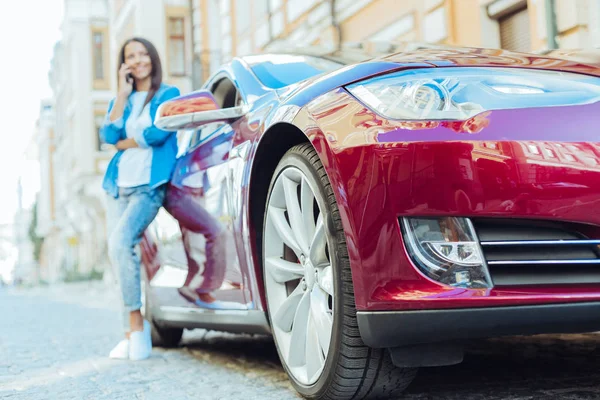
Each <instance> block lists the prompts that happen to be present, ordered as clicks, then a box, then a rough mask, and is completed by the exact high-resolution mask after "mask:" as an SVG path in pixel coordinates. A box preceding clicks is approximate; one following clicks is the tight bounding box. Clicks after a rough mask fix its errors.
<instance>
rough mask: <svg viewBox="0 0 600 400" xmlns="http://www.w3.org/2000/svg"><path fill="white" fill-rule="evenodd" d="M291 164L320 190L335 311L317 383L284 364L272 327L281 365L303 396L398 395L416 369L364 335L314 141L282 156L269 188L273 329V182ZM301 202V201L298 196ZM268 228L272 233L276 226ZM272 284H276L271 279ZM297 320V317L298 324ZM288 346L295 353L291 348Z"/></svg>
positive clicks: (332, 198) (336, 218)
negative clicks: (399, 363) (303, 379)
mask: <svg viewBox="0 0 600 400" xmlns="http://www.w3.org/2000/svg"><path fill="white" fill-rule="evenodd" d="M287 168H295V169H298V170H300V171H301V172H302V173H303V174H304V175H305V176H306V178H307V179H308V181H310V182H312V184H311V186H312V187H314V188H315V189H316V190H313V192H315V191H316V193H314V195H315V198H316V202H317V204H318V205H319V212H320V213H322V214H323V221H324V226H325V233H326V235H327V238H328V239H327V240H328V246H329V247H330V248H333V249H334V251H333V252H331V251H329V257H328V258H329V261H330V263H331V270H332V272H333V282H334V284H333V286H334V288H333V296H332V300H331V304H332V306H331V311H332V313H333V317H332V320H333V324H332V334H331V340H330V342H329V347H328V350H327V352H326V357H325V361H324V366H323V367H322V370H321V371H322V372H321V375H320V376H319V377H318V379H317V380H316V382H314V383H311V384H306V383H305V382H304V383H303V382H301V381H300V380H298V379H297V378H296V377H295V376H294V373H292V371H291V369H290V367H289V366H288V365H287V364H286V357H285V355H284V354H283V351H282V346H281V344H280V343H279V342H278V337H277V336H278V335H277V334H276V333H277V332H275V331H274V330H273V336H274V340H275V344H276V347H277V351H278V354H279V357H280V359H281V361H282V364H283V366H284V368H285V370H286V372H287V373H288V376H289V377H290V380H291V382H292V384H293V386H294V387H295V389H296V390H297V391H298V392H299V393H300V394H301V395H302V396H304V397H305V398H309V399H326V400H329V399H331V400H333V399H336V400H342V399H381V398H386V399H387V398H396V396H397V395H398V394H400V393H401V392H402V391H403V390H404V389H405V388H406V387H407V386H408V385H409V384H410V382H411V381H412V380H413V379H414V377H415V375H416V371H417V370H416V369H415V368H396V367H395V366H394V365H393V363H392V360H391V357H390V354H389V351H388V350H387V349H373V348H370V347H368V346H366V345H365V344H364V342H363V341H362V339H361V336H360V332H359V329H358V323H357V319H356V306H355V299H354V287H353V283H352V272H351V269H350V259H349V257H348V249H347V246H346V237H345V234H344V229H343V226H342V221H341V217H340V212H339V209H338V206H337V202H336V199H335V195H334V192H333V189H332V187H331V183H330V182H329V179H328V177H327V174H326V173H325V170H324V168H323V165H322V163H321V160H320V159H319V156H318V154H317V152H316V151H315V149H314V148H313V147H312V145H311V144H310V143H306V144H301V145H297V146H295V147H293V148H291V149H290V150H289V151H288V152H287V153H286V154H285V155H284V157H283V158H282V159H281V161H280V162H279V165H278V167H277V169H276V171H275V173H274V175H273V178H272V180H271V184H270V187H269V192H268V197H267V207H266V210H265V218H264V225H263V248H262V249H261V250H262V255H263V280H264V283H265V294H266V296H267V309H268V316H269V321H270V323H271V326H272V327H273V318H272V317H273V313H272V312H271V308H275V310H274V311H276V307H277V303H275V302H274V303H273V304H270V303H269V290H267V289H268V288H267V286H266V285H267V281H266V278H267V273H268V271H266V269H265V265H267V258H266V248H267V247H266V246H267V243H266V242H267V240H268V238H267V237H266V236H267V232H268V231H267V229H268V227H267V221H268V213H269V210H270V208H269V207H270V205H271V204H272V203H271V196H273V193H274V192H273V189H274V185H275V183H276V181H277V179H278V177H279V176H280V174H282V173H283V171H284V170H286V169H287ZM275 196H277V194H275ZM299 196H301V195H299ZM317 197H318V198H317ZM298 201H300V202H301V200H300V199H299V200H298ZM273 204H274V203H273ZM288 219H289V218H288ZM271 226H274V225H273V223H271ZM290 226H291V223H290ZM270 229H271V232H272V229H274V228H270ZM271 237H272V236H271ZM332 254H333V256H332ZM304 279H306V278H303V281H304ZM303 281H302V282H303ZM271 285H273V284H272V283H271ZM315 285H316V283H315ZM311 310H312V309H311ZM309 320H310V319H309ZM295 321H296V320H295V319H294V323H295ZM312 326H313V327H314V326H315V325H314V324H313V325H312ZM292 337H293V336H292ZM282 342H283V340H282ZM290 346H291V345H290ZM306 346H308V345H306ZM288 350H289V353H290V354H291V350H290V349H288ZM323 352H325V350H323ZM307 354H308V353H307ZM308 357H309V356H308V355H307V356H305V358H306V360H308ZM307 365H308V361H307ZM307 375H308V374H307ZM309 376H310V375H309Z"/></svg>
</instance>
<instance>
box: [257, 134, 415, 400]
mask: <svg viewBox="0 0 600 400" xmlns="http://www.w3.org/2000/svg"><path fill="white" fill-rule="evenodd" d="M264 222H265V223H264V231H263V249H262V250H263V266H264V274H263V276H264V284H265V292H266V298H267V307H268V312H269V319H270V323H271V328H272V332H273V336H274V339H275V344H276V346H277V351H278V353H279V357H280V359H281V362H282V364H283V366H284V368H285V370H286V372H287V373H288V375H289V377H290V379H291V381H292V383H293V385H294V387H295V388H296V390H297V391H298V392H299V393H300V394H302V395H303V396H304V397H307V398H311V399H377V398H390V396H396V395H397V394H399V393H400V392H402V391H403V390H404V389H405V388H406V386H408V384H409V383H410V382H411V381H412V380H413V378H414V376H415V373H416V370H415V369H407V368H404V369H401V368H395V367H394V366H393V364H392V361H391V358H390V356H389V353H388V351H387V350H385V349H372V348H369V347H367V346H366V345H365V344H364V343H363V341H362V339H361V337H360V333H359V331H358V324H357V321H356V307H355V302H354V288H353V284H352V274H351V271H350V261H349V257H348V249H347V247H346V240H345V236H344V231H343V228H342V222H341V218H340V214H339V210H338V207H337V203H336V200H335V196H334V193H333V190H332V188H331V184H330V182H329V179H328V178H327V175H326V173H325V170H324V168H323V165H322V164H321V161H320V159H319V157H318V155H317V153H316V151H315V150H314V148H313V147H312V146H311V145H310V144H309V143H306V144H301V145H298V146H295V147H293V148H292V149H290V150H289V151H288V152H287V153H286V154H285V156H284V157H283V158H282V159H281V161H280V163H279V165H278V167H277V169H276V171H275V174H274V175H273V178H272V180H271V185H270V188H269V195H268V200H267V207H266V211H265V221H264Z"/></svg>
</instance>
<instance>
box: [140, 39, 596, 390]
mask: <svg viewBox="0 0 600 400" xmlns="http://www.w3.org/2000/svg"><path fill="white" fill-rule="evenodd" d="M371 50H372V49H370V48H369V45H364V46H363V48H362V50H360V49H357V50H353V51H352V52H346V51H340V52H336V53H328V54H320V55H315V54H303V55H301V54H266V55H258V56H249V57H242V58H236V59H234V60H233V61H232V62H231V63H229V64H227V65H224V66H223V67H222V68H221V69H220V70H219V71H218V72H217V73H216V74H215V75H214V76H212V77H211V78H210V79H209V80H208V81H207V82H206V83H205V84H204V85H203V86H202V88H201V89H200V90H198V91H196V92H193V93H191V94H188V95H184V96H181V97H180V98H177V99H174V100H172V101H170V102H168V103H165V104H164V105H163V106H162V107H161V109H160V110H159V117H158V118H157V121H156V124H157V125H158V126H160V127H161V128H163V129H167V130H178V137H179V160H178V163H177V165H176V167H175V171H174V173H173V178H172V180H171V182H170V184H169V190H168V195H167V200H166V203H165V209H164V210H162V211H161V213H160V214H159V216H158V217H157V219H156V220H155V222H154V223H153V225H152V226H151V227H150V229H149V230H148V231H147V232H146V234H145V237H144V240H143V241H142V251H143V252H142V257H143V261H144V265H145V272H146V274H145V275H146V278H145V279H146V285H145V293H146V305H145V308H146V316H147V317H148V318H150V319H151V320H152V321H153V324H154V332H153V333H154V340H155V343H158V342H159V341H160V342H162V343H163V344H166V345H176V344H177V342H178V341H179V339H180V338H181V333H182V329H183V328H206V329H215V330H223V331H232V332H249V333H265V334H272V335H273V337H274V339H275V344H276V346H277V349H278V352H279V355H280V358H281V361H282V364H283V366H284V368H285V370H286V371H287V372H288V374H289V377H290V379H291V381H292V382H293V384H294V386H295V388H296V389H297V390H298V392H299V393H300V394H302V395H303V396H305V397H307V398H315V399H362V398H382V397H393V396H395V395H396V394H397V393H399V392H401V391H402V390H403V389H405V388H406V386H407V385H408V384H409V383H410V381H411V380H412V379H413V378H414V376H415V373H416V368H417V367H421V366H442V365H452V364H456V363H459V362H460V361H461V360H462V357H463V346H464V344H465V343H468V341H469V340H470V339H473V338H481V337H494V336H501V335H515V334H518V335H521V334H538V333H562V332H586V331H593V330H598V329H600V318H599V317H598V315H600V253H599V245H600V213H599V212H597V208H596V206H600V145H599V144H598V143H597V142H598V135H599V133H598V126H600V103H598V100H599V99H600V78H599V77H598V75H600V69H598V68H596V67H595V66H593V65H587V64H584V63H581V62H578V61H573V60H567V59H559V58H553V57H542V56H533V55H525V54H515V53H508V52H503V51H500V50H482V49H465V48H440V47H420V48H416V47H415V48H413V49H412V50H408V49H404V50H401V51H395V50H392V49H391V48H390V49H389V51H390V53H391V54H386V55H382V54H378V55H377V56H372V54H371V53H370V51H371Z"/></svg>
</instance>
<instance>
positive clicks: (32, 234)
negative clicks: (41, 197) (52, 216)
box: [28, 199, 44, 263]
mask: <svg viewBox="0 0 600 400" xmlns="http://www.w3.org/2000/svg"><path fill="white" fill-rule="evenodd" d="M37 207H38V203H37V199H36V200H35V203H34V204H33V211H32V212H33V216H32V218H31V222H30V224H29V231H28V234H29V240H31V243H33V259H34V260H35V261H36V262H38V263H39V262H40V252H41V251H42V244H44V238H43V237H41V236H38V235H37V233H36V229H37V224H38V220H37Z"/></svg>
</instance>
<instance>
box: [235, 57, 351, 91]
mask: <svg viewBox="0 0 600 400" xmlns="http://www.w3.org/2000/svg"><path fill="white" fill-rule="evenodd" d="M244 61H246V62H247V63H248V65H249V66H250V69H252V72H253V73H254V75H256V77H257V78H258V79H259V80H260V81H261V83H262V84H263V85H265V86H266V87H268V88H271V89H280V88H282V87H285V86H289V85H292V84H294V83H297V82H300V81H303V80H305V79H308V78H311V77H313V76H316V75H320V74H322V73H324V72H330V71H335V70H336V69H339V68H341V67H343V64H341V63H338V62H335V61H332V60H328V59H325V58H320V57H313V56H304V55H302V56H301V55H281V54H280V55H264V56H262V55H261V56H248V57H244Z"/></svg>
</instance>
